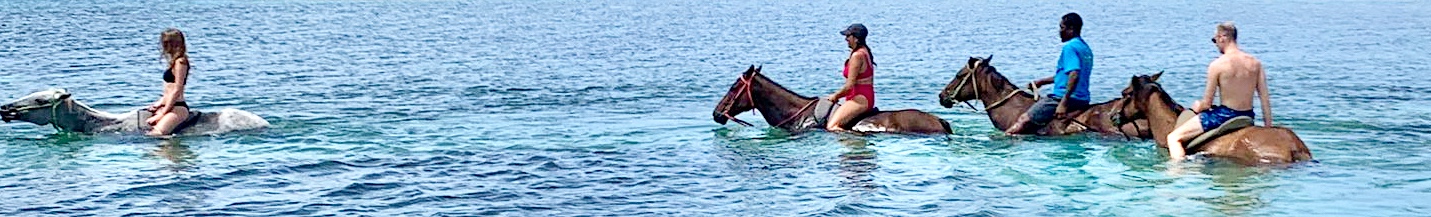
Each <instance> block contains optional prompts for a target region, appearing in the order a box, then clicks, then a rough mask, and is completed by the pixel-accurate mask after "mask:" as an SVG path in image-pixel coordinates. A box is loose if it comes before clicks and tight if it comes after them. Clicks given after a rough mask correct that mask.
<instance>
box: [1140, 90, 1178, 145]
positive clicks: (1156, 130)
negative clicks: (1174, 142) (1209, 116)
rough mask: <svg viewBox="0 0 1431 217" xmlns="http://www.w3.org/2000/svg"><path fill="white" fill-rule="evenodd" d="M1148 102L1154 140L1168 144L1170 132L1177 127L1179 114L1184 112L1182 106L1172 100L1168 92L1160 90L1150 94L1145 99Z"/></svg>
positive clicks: (1149, 119)
mask: <svg viewBox="0 0 1431 217" xmlns="http://www.w3.org/2000/svg"><path fill="white" fill-rule="evenodd" d="M1145 102H1147V103H1148V105H1147V108H1148V109H1146V110H1145V112H1146V113H1147V115H1148V125H1151V126H1148V127H1149V128H1150V130H1152V133H1153V140H1154V141H1155V142H1157V143H1158V144H1160V145H1167V142H1168V133H1172V132H1173V129H1177V127H1178V126H1177V121H1178V115H1180V114H1179V113H1181V112H1182V106H1181V105H1178V103H1177V102H1174V101H1172V98H1171V97H1168V93H1167V92H1163V91H1162V90H1158V91H1156V92H1153V94H1149V95H1148V99H1147V100H1146V101H1145Z"/></svg>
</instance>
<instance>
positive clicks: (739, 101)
mask: <svg viewBox="0 0 1431 217" xmlns="http://www.w3.org/2000/svg"><path fill="white" fill-rule="evenodd" d="M760 69H761V68H757V67H755V65H751V66H750V68H749V69H746V70H745V72H744V73H741V74H740V78H737V79H735V83H734V84H731V85H730V90H727V91H726V92H725V97H721V98H720V103H719V104H716V107H715V111H713V112H712V113H711V116H712V118H714V120H715V122H716V123H718V124H721V125H724V124H725V123H726V121H729V120H734V121H736V123H740V124H741V125H746V126H751V124H750V123H747V122H745V121H742V120H740V119H736V118H735V116H736V115H740V113H745V112H747V111H750V110H752V109H755V99H754V98H752V96H751V92H750V91H751V85H752V82H754V81H755V78H756V77H757V76H758V75H759V74H760Z"/></svg>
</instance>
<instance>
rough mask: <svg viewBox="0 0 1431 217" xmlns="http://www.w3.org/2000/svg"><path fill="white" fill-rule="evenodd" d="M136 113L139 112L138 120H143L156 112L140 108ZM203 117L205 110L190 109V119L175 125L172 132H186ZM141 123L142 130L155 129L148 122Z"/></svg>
mask: <svg viewBox="0 0 1431 217" xmlns="http://www.w3.org/2000/svg"><path fill="white" fill-rule="evenodd" d="M135 113H136V114H137V115H136V116H138V117H136V118H138V120H141V121H142V120H148V119H149V117H153V116H154V112H151V111H149V110H145V109H140V110H139V111H138V112H135ZM203 117H204V113H203V112H199V111H196V110H189V119H184V122H182V123H179V125H178V126H174V130H173V131H170V132H172V133H174V134H179V132H184V130H185V129H189V127H193V126H194V125H195V124H198V123H199V119H200V118H203ZM139 124H140V127H139V129H140V130H144V131H149V130H153V129H154V126H149V125H146V124H144V123H142V122H139Z"/></svg>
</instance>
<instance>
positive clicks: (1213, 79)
mask: <svg viewBox="0 0 1431 217" xmlns="http://www.w3.org/2000/svg"><path fill="white" fill-rule="evenodd" d="M1217 65H1218V64H1216V63H1214V64H1212V65H1211V66H1208V67H1207V88H1205V90H1203V92H1202V100H1201V101H1199V102H1197V103H1193V108H1192V109H1193V112H1199V113H1200V112H1203V111H1204V110H1207V109H1208V108H1212V98H1213V96H1215V95H1217V84H1218V82H1217V79H1218V77H1220V76H1218V75H1220V74H1221V72H1222V70H1221V68H1218V67H1217Z"/></svg>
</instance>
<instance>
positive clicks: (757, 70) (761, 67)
mask: <svg viewBox="0 0 1431 217" xmlns="http://www.w3.org/2000/svg"><path fill="white" fill-rule="evenodd" d="M764 68H765V65H760V67H755V72H760V69H764Z"/></svg>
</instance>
